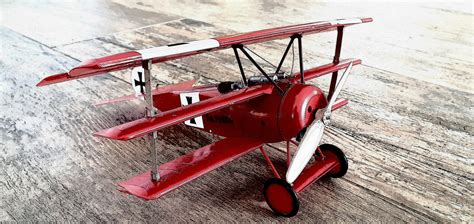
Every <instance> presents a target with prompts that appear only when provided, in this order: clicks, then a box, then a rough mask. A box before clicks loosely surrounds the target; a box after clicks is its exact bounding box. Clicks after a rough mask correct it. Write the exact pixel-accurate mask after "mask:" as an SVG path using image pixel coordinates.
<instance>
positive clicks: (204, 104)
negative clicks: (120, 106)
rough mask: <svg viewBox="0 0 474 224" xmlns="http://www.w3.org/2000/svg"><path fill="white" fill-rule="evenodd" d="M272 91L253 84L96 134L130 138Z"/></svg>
mask: <svg viewBox="0 0 474 224" xmlns="http://www.w3.org/2000/svg"><path fill="white" fill-rule="evenodd" d="M272 91H273V86H270V85H264V86H252V87H249V88H246V89H242V90H238V91H234V92H230V93H227V94H223V95H219V96H216V97H212V98H209V99H206V100H203V101H201V102H198V103H194V104H190V105H187V106H184V107H178V108H175V109H172V110H168V111H165V112H162V113H160V114H158V115H157V116H156V117H151V118H142V119H139V120H135V121H132V122H129V123H125V124H122V125H119V126H115V127H113V128H109V129H106V130H102V131H99V132H97V133H95V135H96V136H100V137H105V138H110V139H115V140H130V139H133V138H137V137H141V136H143V135H145V134H147V133H150V132H153V131H157V130H159V129H162V128H165V127H169V126H172V125H175V124H179V123H181V122H184V121H186V120H189V119H191V118H194V117H197V116H201V115H203V114H207V113H209V112H212V111H216V110H219V109H222V108H225V107H228V106H231V105H233V104H237V103H240V102H244V101H247V100H250V99H253V98H255V97H258V96H261V95H264V94H270V93H271V92H272Z"/></svg>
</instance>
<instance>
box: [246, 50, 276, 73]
mask: <svg viewBox="0 0 474 224" xmlns="http://www.w3.org/2000/svg"><path fill="white" fill-rule="evenodd" d="M244 48H245V49H247V50H249V51H250V52H252V54H254V55H255V56H257V57H259V58H260V59H262V60H264V61H265V62H266V63H268V64H269V65H271V66H273V67H274V68H276V67H277V66H275V65H274V64H272V63H271V62H269V61H268V60H267V59H265V58H263V57H262V56H260V55H258V54H257V53H255V52H254V51H252V49H250V48H248V47H246V46H244Z"/></svg>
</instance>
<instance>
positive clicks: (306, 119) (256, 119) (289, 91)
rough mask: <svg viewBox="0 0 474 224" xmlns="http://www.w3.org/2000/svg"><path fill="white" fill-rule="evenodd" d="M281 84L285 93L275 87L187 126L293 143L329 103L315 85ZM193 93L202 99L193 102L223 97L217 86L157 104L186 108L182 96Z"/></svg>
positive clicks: (168, 97) (161, 97)
mask: <svg viewBox="0 0 474 224" xmlns="http://www.w3.org/2000/svg"><path fill="white" fill-rule="evenodd" d="M263 85H272V84H271V83H264V84H263ZM278 85H279V86H280V88H281V89H283V90H284V93H283V94H281V93H280V92H279V91H278V89H276V88H273V91H272V93H271V94H268V95H263V96H260V97H257V98H255V99H251V100H249V101H246V102H243V103H239V104H235V105H232V106H229V107H226V108H224V109H220V110H217V111H214V112H210V113H208V114H205V115H203V116H202V118H199V119H196V120H193V121H192V123H189V121H188V122H185V124H188V125H189V126H192V127H196V126H194V125H193V124H195V123H196V122H198V123H199V125H198V126H199V127H196V128H198V129H201V130H203V131H207V132H209V133H213V134H216V135H220V136H223V137H252V138H257V139H260V140H262V141H264V142H268V143H271V142H280V141H284V140H289V139H291V138H293V137H295V136H296V135H297V134H298V133H299V132H300V131H301V130H302V129H303V128H304V127H306V126H308V125H309V124H310V123H311V122H312V121H313V120H314V114H315V111H316V110H317V109H320V108H324V107H326V105H327V100H326V97H325V96H324V94H323V92H322V91H321V90H320V89H319V88H318V87H316V86H313V85H307V84H300V83H289V82H287V81H285V82H279V83H278ZM189 93H196V95H198V96H199V99H195V100H194V102H193V103H196V102H197V101H202V100H205V99H208V98H211V97H215V96H218V95H221V93H219V92H218V90H217V86H208V87H196V88H193V89H190V90H186V91H176V92H169V93H163V94H159V95H155V96H154V105H155V106H156V107H157V108H158V109H159V110H162V111H166V110H170V109H174V108H177V107H180V106H182V105H186V104H185V103H184V104H183V101H182V98H183V97H182V96H181V97H180V95H183V94H184V95H185V94H189ZM197 93H198V94H197ZM200 122H202V123H200Z"/></svg>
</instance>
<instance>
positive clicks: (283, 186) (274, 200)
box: [263, 178, 300, 217]
mask: <svg viewBox="0 0 474 224" xmlns="http://www.w3.org/2000/svg"><path fill="white" fill-rule="evenodd" d="M263 196H264V197H265V201H267V204H268V206H270V208H271V209H272V210H273V212H275V214H277V215H281V216H284V217H291V216H294V215H296V214H297V213H298V210H299V208H300V203H299V201H298V198H297V197H296V193H295V191H294V190H293V188H292V187H291V185H290V184H289V183H287V182H286V181H285V180H282V179H278V178H270V179H268V180H267V181H266V182H265V185H264V187H263Z"/></svg>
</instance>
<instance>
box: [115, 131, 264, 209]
mask: <svg viewBox="0 0 474 224" xmlns="http://www.w3.org/2000/svg"><path fill="white" fill-rule="evenodd" d="M262 144H263V142H262V141H260V140H258V139H252V138H226V139H223V140H220V141H218V142H215V143H212V144H210V145H207V146H204V147H202V148H200V149H198V150H196V151H193V152H191V153H188V154H186V155H184V156H181V157H179V158H177V159H175V160H173V161H170V162H167V163H165V164H163V165H161V166H160V167H159V168H158V173H159V174H160V180H159V181H157V182H153V181H152V180H151V178H150V171H148V172H146V173H143V174H140V175H138V176H135V177H132V178H131V179H130V180H127V181H125V182H122V183H120V184H119V185H120V186H121V187H123V191H125V192H127V193H130V194H133V195H135V196H137V197H140V198H143V199H147V200H151V199H156V198H158V197H160V196H161V195H163V194H165V193H167V192H169V191H171V190H173V189H176V188H177V187H179V186H181V185H183V184H185V183H187V182H189V181H191V180H193V179H195V178H197V177H199V176H201V175H203V174H205V173H207V172H209V171H211V170H213V169H216V168H218V167H220V166H222V165H224V164H226V163H227V162H230V161H232V160H233V159H235V158H238V157H240V156H243V155H245V154H246V153H249V152H251V151H252V150H254V149H255V148H258V147H260V146H261V145H262Z"/></svg>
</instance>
